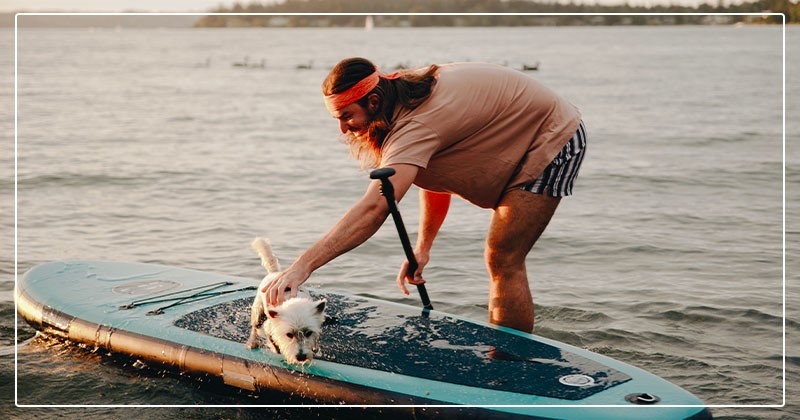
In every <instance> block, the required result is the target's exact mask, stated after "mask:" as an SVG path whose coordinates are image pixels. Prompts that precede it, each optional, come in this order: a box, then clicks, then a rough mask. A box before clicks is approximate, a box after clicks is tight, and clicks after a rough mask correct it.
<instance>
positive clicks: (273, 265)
mask: <svg viewBox="0 0 800 420" xmlns="http://www.w3.org/2000/svg"><path fill="white" fill-rule="evenodd" d="M250 246H251V247H253V250H255V251H256V252H257V253H258V256H259V257H261V266H262V267H264V268H265V269H266V270H267V272H268V273H277V272H278V271H281V265H280V263H278V257H276V256H275V254H274V253H273V252H272V246H271V245H270V243H269V239H265V238H256V239H254V240H253V243H251V244H250Z"/></svg>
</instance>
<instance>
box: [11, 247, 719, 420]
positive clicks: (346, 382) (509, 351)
mask: <svg viewBox="0 0 800 420" xmlns="http://www.w3.org/2000/svg"><path fill="white" fill-rule="evenodd" d="M257 284H258V280H256V279H250V278H241V277H233V276H227V275H222V274H215V273H207V272H200V271H194V270H187V269H181V268H175V267H168V266H161V265H153V264H138V263H119V262H100V261H65V262H53V263H47V264H42V265H39V266H36V267H34V268H33V269H31V270H30V271H28V272H27V273H26V274H25V276H24V277H23V278H22V279H20V281H19V283H18V285H17V292H16V293H17V303H18V311H19V313H20V314H21V315H22V317H24V319H25V320H27V322H28V323H30V324H31V325H32V326H33V327H35V328H36V329H38V330H40V331H42V332H44V333H46V334H51V335H55V336H60V337H63V338H66V339H68V340H70V341H72V342H77V343H84V344H88V345H90V346H98V347H101V348H104V349H107V350H108V351H111V352H114V353H121V354H126V355H129V356H131V357H135V358H138V359H141V360H144V361H148V362H151V363H156V364H159V365H164V366H166V367H171V368H173V369H174V370H177V371H179V372H181V373H185V374H190V375H196V376H198V377H207V376H209V375H213V376H217V377H219V378H221V379H222V381H223V382H224V383H225V384H227V385H231V386H234V387H239V388H243V389H246V390H249V391H252V392H256V393H258V392H266V391H269V392H274V391H278V392H282V393H286V394H292V395H295V396H297V395H301V396H303V397H304V401H305V399H307V400H308V401H311V402H310V404H336V405H341V404H348V405H359V406H361V405H439V406H445V405H446V406H451V405H452V406H464V405H467V406H469V407H467V408H469V410H465V411H463V412H462V413H460V414H459V418H464V417H469V416H467V415H465V414H471V415H472V416H474V417H478V418H492V417H497V418H515V417H519V418H546V419H584V418H591V419H614V420H619V419H632V418H647V419H707V418H711V415H710V413H709V411H708V410H707V409H706V408H705V407H704V405H703V403H702V401H700V400H699V399H698V398H696V397H695V396H693V395H692V394H690V393H689V392H687V391H685V390H683V389H681V388H680V387H678V386H676V385H673V384H671V383H669V382H667V381H666V380H664V379H661V378H659V377H657V376H655V375H653V374H650V373H648V372H645V371H643V370H641V369H638V368H635V367H632V366H630V365H627V364H625V363H621V362H619V361H616V360H614V359H611V358H608V357H605V356H602V355H598V354H594V353H592V352H589V351H586V350H583V349H580V348H577V347H573V346H570V345H566V344H563V343H559V342H557V341H553V340H549V339H546V338H542V337H538V336H536V335H532V334H525V333H521V332H519V331H515V330H512V329H507V328H503V327H497V326H494V325H490V324H487V323H482V322H477V321H472V320H468V319H464V318H461V317H458V316H455V315H449V314H446V313H442V312H439V311H435V310H434V311H429V310H423V309H420V308H415V307H412V306H408V305H402V304H397V303H392V302H387V301H382V300H377V299H370V298H365V297H360V296H354V295H348V294H344V293H334V292H330V291H323V290H314V289H311V290H308V291H309V292H310V294H311V295H312V297H314V298H325V299H327V301H328V303H327V306H326V309H325V314H326V322H325V324H324V325H323V330H322V334H321V338H320V347H321V350H320V354H318V355H317V356H316V357H315V359H314V360H313V361H312V362H310V363H307V364H305V365H291V364H287V363H286V362H285V361H284V360H283V358H282V357H281V356H280V355H275V354H272V353H271V352H270V351H269V350H267V349H256V350H249V349H247V348H246V347H245V345H244V343H245V342H246V341H247V338H248V335H249V328H250V326H249V324H250V319H249V318H250V304H251V302H252V298H253V296H254V294H255V286H256V285H257ZM476 406H482V407H480V408H478V407H476ZM598 406H614V407H598ZM419 414H420V413H419V411H417V415H419Z"/></svg>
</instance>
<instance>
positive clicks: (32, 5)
mask: <svg viewBox="0 0 800 420" xmlns="http://www.w3.org/2000/svg"><path fill="white" fill-rule="evenodd" d="M274 1H275V0H260V1H252V0H238V2H239V3H241V4H250V3H251V2H258V3H262V4H264V3H272V2H274ZM546 1H549V0H546ZM564 1H565V2H567V1H568V0H564ZM626 2H627V3H628V4H630V5H636V6H654V5H658V4H676V5H683V6H696V5H698V4H700V3H713V4H716V3H717V0H627V1H626V0H575V1H574V3H578V4H580V3H586V4H603V5H610V4H623V3H626ZM728 2H729V1H727V0H726V1H723V3H724V4H727V3H728ZM234 3H237V0H4V1H3V2H2V4H0V12H11V11H23V10H24V11H26V12H44V11H47V12H55V11H71V12H124V11H130V10H136V11H142V12H205V11H208V10H211V9H214V8H217V7H218V6H221V5H224V6H226V7H229V6H231V5H233V4H234Z"/></svg>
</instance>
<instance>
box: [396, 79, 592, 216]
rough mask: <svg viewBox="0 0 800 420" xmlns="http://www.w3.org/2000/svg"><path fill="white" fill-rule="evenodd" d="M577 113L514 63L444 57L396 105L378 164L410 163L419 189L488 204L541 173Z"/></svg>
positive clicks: (568, 134) (576, 121) (569, 133)
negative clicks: (418, 100)
mask: <svg viewBox="0 0 800 420" xmlns="http://www.w3.org/2000/svg"><path fill="white" fill-rule="evenodd" d="M580 119H581V114H580V112H579V111H578V109H577V108H576V107H575V106H574V105H572V104H571V103H569V102H568V101H566V100H565V99H563V98H561V97H560V96H558V95H557V94H556V93H555V92H553V91H552V90H550V89H548V88H547V87H545V86H544V85H542V84H541V83H539V82H537V81H536V80H534V79H533V78H531V77H530V76H527V75H525V74H524V73H521V72H519V71H517V70H512V69H508V68H505V67H502V66H498V65H494V64H485V63H454V64H446V65H442V66H441V68H440V70H439V77H438V82H437V83H436V85H435V86H434V88H433V92H432V94H431V96H430V97H429V98H428V99H427V100H426V101H425V102H424V103H423V104H422V105H420V106H419V107H417V108H416V109H414V110H410V111H409V110H408V109H405V108H403V109H400V110H399V111H397V115H396V118H395V121H396V122H395V125H394V127H393V128H392V130H391V131H390V132H389V134H388V135H387V136H386V139H385V140H384V143H383V146H382V147H381V166H382V167H383V166H388V165H391V164H411V165H416V166H418V167H419V168H420V170H419V172H418V174H417V177H416V179H415V180H414V184H416V185H417V186H419V187H420V188H424V189H426V190H431V191H436V192H446V193H452V194H456V195H459V196H461V197H462V198H464V199H465V200H467V201H469V202H471V203H473V204H475V205H477V206H480V207H484V208H493V207H495V206H496V205H497V204H498V202H499V201H500V198H501V197H502V196H503V194H504V193H505V192H506V191H508V190H510V189H513V188H519V187H521V186H522V185H524V184H526V183H528V182H531V181H533V180H535V179H536V178H538V177H539V176H540V175H541V173H542V171H544V168H545V167H547V165H548V164H549V163H550V161H552V160H553V158H554V157H555V156H556V155H557V154H558V152H559V151H560V150H561V148H562V147H563V146H564V145H565V144H566V143H567V142H568V141H569V139H570V138H571V137H572V135H573V134H574V133H575V131H576V130H577V129H578V124H579V123H580Z"/></svg>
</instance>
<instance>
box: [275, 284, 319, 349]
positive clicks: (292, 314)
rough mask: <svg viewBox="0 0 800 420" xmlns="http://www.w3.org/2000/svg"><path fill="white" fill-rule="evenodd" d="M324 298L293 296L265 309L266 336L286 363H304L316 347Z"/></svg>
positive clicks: (317, 347)
mask: <svg viewBox="0 0 800 420" xmlns="http://www.w3.org/2000/svg"><path fill="white" fill-rule="evenodd" d="M325 304H326V301H325V299H321V300H318V301H312V300H311V299H308V298H305V297H298V298H293V299H289V300H287V301H285V302H284V303H283V304H282V305H280V306H278V307H274V308H268V309H267V311H266V313H267V319H268V322H267V325H266V328H267V331H266V333H267V335H268V336H269V338H270V339H271V340H272V342H273V343H274V344H275V346H276V347H278V350H280V353H281V354H282V355H283V357H284V358H286V361H287V362H289V363H306V362H310V361H311V359H313V358H314V353H315V352H316V351H318V350H319V335H320V332H321V331H322V322H323V320H324V317H325V316H324V314H323V312H324V311H325Z"/></svg>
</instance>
